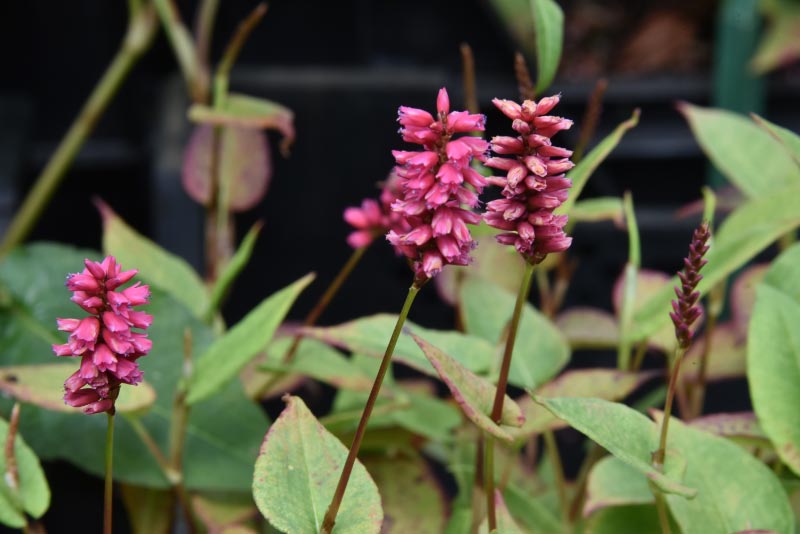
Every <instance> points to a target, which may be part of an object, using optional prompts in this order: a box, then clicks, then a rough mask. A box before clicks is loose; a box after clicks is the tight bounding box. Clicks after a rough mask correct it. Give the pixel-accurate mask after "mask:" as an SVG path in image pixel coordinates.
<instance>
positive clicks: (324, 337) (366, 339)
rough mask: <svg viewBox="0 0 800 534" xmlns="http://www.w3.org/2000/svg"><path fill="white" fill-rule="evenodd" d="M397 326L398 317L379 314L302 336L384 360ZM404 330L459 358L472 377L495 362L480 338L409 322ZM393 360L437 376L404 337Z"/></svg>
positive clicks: (314, 330) (322, 328) (485, 370)
mask: <svg viewBox="0 0 800 534" xmlns="http://www.w3.org/2000/svg"><path fill="white" fill-rule="evenodd" d="M396 322H397V316H396V315H389V314H378V315H371V316H369V317H362V318H360V319H355V320H353V321H350V322H347V323H342V324H340V325H337V326H330V327H315V328H307V329H304V330H303V332H304V333H305V334H306V335H308V336H310V337H312V338H315V339H319V340H320V341H323V342H325V343H328V344H329V345H334V346H337V347H341V348H344V349H347V350H349V351H352V352H355V353H358V354H365V355H367V356H372V357H375V358H382V357H383V354H384V352H385V351H386V344H387V343H388V342H389V338H390V337H391V334H392V330H394V325H395V323H396ZM405 330H409V331H412V332H414V333H416V334H418V335H419V336H421V337H423V338H425V339H427V340H428V341H430V342H431V343H433V344H434V345H436V346H437V347H441V349H442V350H444V351H446V352H447V353H448V354H452V355H453V356H454V357H457V358H458V361H459V363H461V364H462V365H463V366H464V367H466V368H467V369H469V370H470V371H472V372H473V373H478V374H486V373H488V372H489V369H490V367H491V365H492V361H493V360H494V347H493V346H492V344H490V343H488V342H486V341H485V340H483V339H480V338H478V337H475V336H468V335H464V334H460V333H458V332H452V331H443V330H431V329H428V328H423V327H421V326H418V325H416V324H414V323H412V322H410V321H406V329H405ZM392 359H393V360H394V361H397V362H401V363H404V364H405V365H408V366H409V367H413V368H414V369H416V370H418V371H420V372H423V373H425V374H427V375H429V376H437V375H436V371H435V370H434V369H433V367H432V366H431V364H430V363H429V362H428V360H427V359H426V358H425V354H424V353H423V352H422V349H420V348H419V347H418V346H417V344H416V343H414V340H413V339H411V337H410V336H408V335H406V334H405V333H404V334H401V335H400V338H399V339H398V340H397V346H396V347H395V350H394V355H393V356H392Z"/></svg>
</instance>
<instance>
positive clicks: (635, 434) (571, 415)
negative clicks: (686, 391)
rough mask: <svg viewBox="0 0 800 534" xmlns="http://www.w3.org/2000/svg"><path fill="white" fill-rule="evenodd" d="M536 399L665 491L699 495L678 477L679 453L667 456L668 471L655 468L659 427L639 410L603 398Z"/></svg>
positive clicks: (681, 466)
mask: <svg viewBox="0 0 800 534" xmlns="http://www.w3.org/2000/svg"><path fill="white" fill-rule="evenodd" d="M536 400H537V401H538V402H540V403H541V404H542V405H543V406H545V407H547V409H548V410H550V411H551V412H553V414H554V415H556V416H558V417H560V418H561V419H564V420H565V421H567V422H568V423H569V425H570V426H571V427H573V428H575V429H576V430H579V431H580V432H582V433H584V434H586V435H587V436H588V437H589V438H591V439H592V440H593V441H595V442H596V443H597V444H598V445H600V446H601V447H603V448H605V449H606V450H608V452H610V453H611V454H613V455H614V456H616V457H617V458H619V459H620V460H622V461H623V462H625V463H626V464H628V465H630V466H631V467H633V468H634V469H636V470H637V471H639V472H640V473H643V474H644V475H645V476H647V477H648V478H649V479H650V480H652V481H653V483H654V484H655V485H656V486H658V487H659V488H661V490H662V491H664V492H665V493H674V494H677V495H681V496H682V498H683V497H686V498H693V497H694V496H695V495H696V494H697V490H696V489H693V488H691V487H690V486H688V485H684V484H683V483H682V482H681V480H680V478H678V477H677V476H676V475H678V474H680V473H681V471H682V469H683V467H684V466H685V463H683V462H682V461H681V460H680V457H679V456H677V455H675V456H672V455H667V459H666V462H665V466H664V468H665V473H662V472H660V471H658V470H657V469H656V468H654V467H653V465H652V454H653V452H655V451H656V450H657V449H658V434H659V432H658V430H659V429H658V427H657V426H656V425H655V424H654V423H653V421H651V420H650V419H648V418H647V417H645V416H644V415H642V414H640V413H639V412H637V411H636V410H633V409H631V408H628V407H627V406H625V405H623V404H617V403H613V402H608V401H605V400H602V399H590V398H554V399H546V398H544V397H537V398H536ZM671 429H672V426H671V425H670V430H671ZM681 452H682V453H683V452H684V451H681Z"/></svg>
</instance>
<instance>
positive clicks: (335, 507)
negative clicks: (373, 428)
mask: <svg viewBox="0 0 800 534" xmlns="http://www.w3.org/2000/svg"><path fill="white" fill-rule="evenodd" d="M423 284H424V282H418V281H416V280H415V281H414V283H413V284H411V287H410V288H409V289H408V296H407V297H406V300H405V302H404V303H403V309H402V310H401V311H400V315H399V316H398V317H397V323H396V324H395V325H394V331H393V332H392V337H391V338H390V339H389V344H388V345H387V347H386V352H385V353H384V355H383V360H381V365H380V368H379V369H378V374H377V375H376V376H375V382H373V384H372V390H371V391H370V392H369V398H367V403H366V405H365V406H364V413H363V414H362V415H361V421H360V422H359V423H358V428H357V429H356V434H355V436H353V443H352V445H350V452H349V453H348V454H347V460H345V462H344V467H343V468H342V474H341V476H340V477H339V483H338V485H337V486H336V491H335V492H334V494H333V499H331V503H330V505H329V506H328V511H327V512H326V513H325V519H324V520H323V522H322V528H321V530H320V534H331V532H333V526H334V525H335V524H336V514H338V513H339V506H341V504H342V499H343V498H344V492H345V490H346V489H347V483H348V482H349V480H350V473H351V472H352V471H353V465H355V463H356V457H357V456H358V450H359V449H360V448H361V440H362V439H363V438H364V433H365V432H366V430H367V422H368V421H369V417H370V415H371V414H372V409H373V408H374V407H375V402H376V401H377V400H378V394H379V393H380V390H381V385H382V384H383V379H384V377H385V376H386V372H387V371H388V370H389V365H390V364H391V362H392V353H393V352H394V348H395V345H397V340H398V339H399V338H400V332H401V331H402V330H403V325H404V324H405V322H406V317H408V312H409V310H411V304H413V302H414V298H415V297H416V296H417V293H419V290H420V288H421V287H422V285H423Z"/></svg>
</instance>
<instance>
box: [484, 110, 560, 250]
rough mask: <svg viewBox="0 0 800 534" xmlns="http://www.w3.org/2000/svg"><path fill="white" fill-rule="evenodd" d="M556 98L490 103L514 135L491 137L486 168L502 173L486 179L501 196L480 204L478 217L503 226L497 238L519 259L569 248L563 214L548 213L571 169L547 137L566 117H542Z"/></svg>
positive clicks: (496, 225) (491, 223)
mask: <svg viewBox="0 0 800 534" xmlns="http://www.w3.org/2000/svg"><path fill="white" fill-rule="evenodd" d="M560 98H561V97H560V96H559V95H556V96H550V97H546V98H542V99H541V100H539V102H538V103H537V102H534V101H533V100H525V101H524V102H523V103H522V104H517V103H516V102H512V101H510V100H500V99H497V98H496V99H494V100H493V101H492V102H493V103H494V105H495V106H496V107H497V108H498V109H499V110H500V111H501V112H502V113H503V114H504V115H505V116H506V117H508V118H509V119H512V121H513V122H512V129H513V130H514V131H515V132H517V133H518V134H519V135H518V136H516V137H511V136H497V137H494V138H493V139H492V143H491V149H492V152H494V154H495V155H496V156H508V157H491V158H488V159H487V160H486V163H485V164H486V166H487V167H492V168H494V169H499V170H502V171H505V172H506V176H505V177H492V179H491V183H492V184H493V185H499V186H500V187H502V188H503V190H502V195H503V198H502V199H500V200H495V201H492V202H489V203H488V204H487V205H486V213H485V214H484V220H485V221H486V223H487V224H488V225H489V226H492V227H494V228H497V229H498V230H503V232H504V233H502V234H500V235H498V236H497V240H498V242H500V243H501V244H504V245H510V246H513V247H514V248H515V249H516V250H517V252H519V253H520V254H521V255H522V256H523V257H525V259H526V260H527V261H529V262H532V263H539V262H541V261H542V260H544V258H545V257H546V256H547V254H549V253H553V252H562V251H564V250H566V249H567V248H569V246H570V244H571V243H572V238H570V237H567V236H566V235H565V234H564V231H563V228H564V226H565V225H566V224H567V217H566V216H557V217H556V216H553V210H555V209H556V208H558V207H559V206H561V204H562V203H563V202H564V201H565V200H566V199H567V194H568V192H569V189H570V187H571V186H572V182H571V181H570V180H569V179H567V178H565V177H564V173H565V172H566V171H568V170H570V169H571V168H572V167H574V164H573V163H572V162H571V161H570V160H569V157H570V156H572V151H570V150H567V149H564V148H559V147H554V146H552V142H551V141H550V138H551V137H552V136H553V135H554V134H555V133H557V132H558V131H560V130H565V129H568V128H569V127H570V126H572V121H570V120H567V119H562V118H561V117H554V116H550V115H547V113H549V112H550V111H551V110H552V109H553V108H554V107H555V106H556V105H557V104H558V102H559V100H560Z"/></svg>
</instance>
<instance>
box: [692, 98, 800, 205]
mask: <svg viewBox="0 0 800 534" xmlns="http://www.w3.org/2000/svg"><path fill="white" fill-rule="evenodd" d="M678 109H679V110H680V112H681V113H683V115H684V116H685V117H686V120H687V121H688V122H689V126H690V127H691V128H692V132H693V133H694V136H695V138H696V139H697V142H698V143H699V144H700V147H701V148H702V149H703V151H704V152H705V153H706V156H708V159H710V160H711V162H712V163H713V164H714V166H715V167H716V168H717V169H719V171H720V172H721V173H722V174H724V175H725V176H726V177H727V178H728V179H729V180H730V181H731V182H732V183H734V184H735V185H736V187H738V188H739V189H741V190H742V191H743V192H744V193H745V194H746V195H748V196H750V197H758V196H764V195H769V194H770V193H771V192H773V191H775V190H776V189H781V188H782V187H788V186H790V185H797V184H798V183H800V168H798V166H797V164H796V163H795V162H794V161H793V160H792V158H791V157H790V156H789V154H788V153H787V152H786V150H785V149H784V147H783V146H781V144H780V143H779V142H778V141H776V140H775V139H774V138H773V137H772V136H771V135H770V134H768V133H767V132H765V131H764V130H762V129H761V128H759V127H758V126H757V125H756V124H754V123H753V122H752V121H750V120H748V119H746V118H745V117H742V116H741V115H738V114H736V113H733V112H730V111H724V110H721V109H710V108H701V107H698V106H693V105H691V104H687V103H682V104H680V106H679V107H678Z"/></svg>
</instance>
